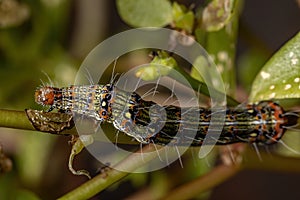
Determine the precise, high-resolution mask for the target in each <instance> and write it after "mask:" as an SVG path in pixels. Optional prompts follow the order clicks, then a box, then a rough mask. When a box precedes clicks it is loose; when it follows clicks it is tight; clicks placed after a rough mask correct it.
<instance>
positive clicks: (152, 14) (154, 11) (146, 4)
mask: <svg viewBox="0 0 300 200" xmlns="http://www.w3.org/2000/svg"><path fill="white" fill-rule="evenodd" d="M117 8H118V12H119V14H120V16H121V18H122V19H123V20H124V21H125V22H126V23H127V24H129V25H131V26H133V27H150V26H151V27H163V26H165V25H167V24H169V23H171V21H172V6H171V4H170V2H169V1H167V0H151V1H148V0H117Z"/></svg>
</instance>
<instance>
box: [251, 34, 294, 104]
mask: <svg viewBox="0 0 300 200" xmlns="http://www.w3.org/2000/svg"><path fill="white" fill-rule="evenodd" d="M287 98H300V32H299V33H298V34H297V35H296V36H295V37H294V38H292V39H291V40H290V41H289V42H287V43H286V44H285V45H284V46H283V47H282V48H281V49H280V50H279V51H278V52H276V53H275V54H274V55H273V56H272V58H271V59H270V60H269V61H268V62H267V63H266V64H265V66H264V67H263V68H262V69H261V71H260V72H259V73H258V75H257V76H256V78H255V80H254V82H253V85H252V90H251V94H250V98H249V99H250V101H252V102H255V101H260V100H265V99H287Z"/></svg>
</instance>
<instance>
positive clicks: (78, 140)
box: [68, 135, 94, 179]
mask: <svg viewBox="0 0 300 200" xmlns="http://www.w3.org/2000/svg"><path fill="white" fill-rule="evenodd" d="M93 141H94V140H93V136H91V135H82V136H80V137H73V138H72V141H71V143H72V150H71V153H70V156H69V163H68V167H69V170H70V171H71V172H72V174H74V175H84V176H87V177H88V178H89V179H91V176H90V173H89V172H88V171H86V170H84V169H82V170H75V169H74V168H73V160H74V158H75V156H76V155H77V154H79V153H80V152H81V151H82V149H83V148H84V147H85V146H86V145H89V144H91V143H93Z"/></svg>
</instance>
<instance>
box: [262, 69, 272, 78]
mask: <svg viewBox="0 0 300 200" xmlns="http://www.w3.org/2000/svg"><path fill="white" fill-rule="evenodd" d="M260 75H261V77H262V78H263V79H267V78H270V76H271V74H269V73H267V72H264V71H262V72H260Z"/></svg>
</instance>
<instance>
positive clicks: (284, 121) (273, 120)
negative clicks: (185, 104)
mask: <svg viewBox="0 0 300 200" xmlns="http://www.w3.org/2000/svg"><path fill="white" fill-rule="evenodd" d="M35 101H36V102H37V103H38V104H41V105H43V106H50V109H49V110H52V109H58V110H59V111H61V112H66V113H76V114H80V115H84V116H88V117H91V118H93V119H95V120H97V121H99V122H101V123H102V122H108V123H112V124H113V126H114V127H115V128H116V129H117V130H119V131H121V132H124V133H125V134H127V135H129V136H131V137H133V138H135V139H136V140H137V141H138V142H140V143H142V144H148V143H151V142H152V143H155V144H162V145H164V144H168V143H174V144H176V145H187V144H190V145H191V146H200V145H202V143H203V141H204V138H205V137H206V135H207V133H208V129H209V125H210V121H211V117H212V115H214V114H215V113H214V112H212V110H211V109H206V108H202V107H189V108H180V107H178V106H174V105H166V106H161V105H158V104H156V103H155V102H153V101H146V100H144V99H143V98H142V97H141V96H140V95H139V94H137V93H136V92H127V91H124V90H122V89H119V88H118V87H116V86H115V85H114V84H106V85H98V84H93V85H83V86H74V85H73V86H70V87H62V88H56V87H50V86H43V87H40V88H38V89H37V90H36V91H35ZM224 112H225V113H226V114H225V121H224V123H222V124H221V120H220V124H221V125H222V130H221V134H220V136H219V137H214V136H212V137H210V138H209V140H210V141H211V142H212V143H213V142H214V143H216V144H218V145H224V144H231V143H237V142H248V143H255V144H262V145H269V144H274V143H277V142H278V141H279V140H280V139H281V138H282V136H283V135H284V133H285V131H286V129H287V128H288V127H292V126H294V125H296V124H297V119H298V116H296V115H290V114H288V113H287V112H285V111H284V109H283V108H282V107H281V106H280V105H279V104H277V103H275V102H273V101H261V102H258V103H255V104H248V105H246V106H244V107H237V108H226V110H225V111H224ZM189 113H193V114H195V113H196V114H197V115H198V116H199V117H198V118H197V119H195V118H194V117H193V115H191V114H189ZM217 123H218V122H217Z"/></svg>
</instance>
